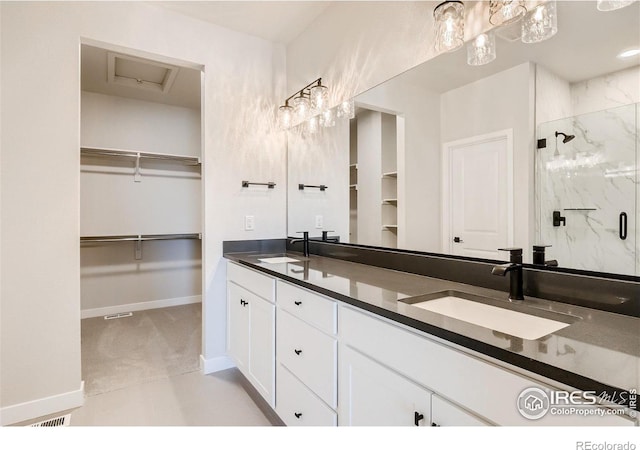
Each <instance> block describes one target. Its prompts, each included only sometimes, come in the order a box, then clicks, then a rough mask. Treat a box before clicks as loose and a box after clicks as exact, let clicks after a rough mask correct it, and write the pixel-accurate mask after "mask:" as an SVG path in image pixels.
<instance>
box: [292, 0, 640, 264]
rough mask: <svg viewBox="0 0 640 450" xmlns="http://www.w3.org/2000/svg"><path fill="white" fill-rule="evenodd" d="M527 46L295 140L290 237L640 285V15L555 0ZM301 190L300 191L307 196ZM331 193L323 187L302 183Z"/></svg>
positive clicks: (452, 60)
mask: <svg viewBox="0 0 640 450" xmlns="http://www.w3.org/2000/svg"><path fill="white" fill-rule="evenodd" d="M557 18H558V32H557V34H556V35H555V36H553V37H552V38H550V39H548V40H545V41H542V42H538V43H535V44H525V43H523V42H522V41H521V40H520V39H519V34H518V33H517V32H514V30H516V28H514V27H513V26H511V27H502V28H497V29H496V30H494V31H495V40H496V53H497V57H496V59H495V60H494V61H493V62H491V63H489V64H486V65H480V66H471V65H469V64H468V63H467V49H466V46H465V47H463V48H461V49H459V50H457V51H455V52H452V53H445V54H442V55H440V56H438V57H436V58H434V59H432V60H430V61H427V62H425V63H424V64H422V65H420V66H417V67H415V68H413V69H411V70H409V71H407V72H405V73H403V74H400V75H398V76H396V77H395V78H392V79H390V80H388V81H386V82H384V83H382V84H380V85H378V86H376V87H375V88H373V89H371V90H369V91H366V92H364V93H362V94H360V95H358V96H357V97H356V98H355V99H354V100H355V106H356V114H355V118H353V119H351V120H344V119H343V120H340V119H337V120H336V123H335V126H333V127H331V128H322V129H321V130H320V131H319V132H317V133H311V132H310V130H309V129H308V128H306V125H304V124H303V125H300V126H298V127H296V128H294V129H292V130H290V132H289V134H288V147H289V148H288V158H289V160H288V180H289V183H288V184H289V187H288V189H289V192H288V234H289V235H290V236H299V235H297V234H296V232H299V231H309V232H310V235H311V236H312V237H320V236H321V232H322V231H331V233H329V234H330V235H332V236H337V237H339V239H340V241H341V242H349V243H357V244H364V245H373V246H380V247H390V248H401V249H409V250H419V251H426V252H434V253H445V254H454V255H462V256H470V257H479V258H487V259H498V260H504V259H507V254H505V253H503V252H501V251H499V250H498V249H499V248H503V247H511V246H516V247H523V248H524V250H525V262H529V263H531V262H532V247H533V245H540V246H542V245H545V246H548V247H546V255H545V256H546V260H556V261H557V264H558V265H559V266H560V267H567V268H575V269H583V270H589V271H597V272H606V273H616V274H625V275H636V276H638V275H640V250H639V248H638V243H639V241H640V239H639V236H638V233H639V232H640V227H637V226H636V224H637V223H638V222H640V212H639V208H638V204H639V203H640V181H639V175H640V174H639V171H638V164H639V162H638V161H639V160H640V138H639V132H638V129H639V128H640V109H639V106H638V105H639V103H638V102H640V56H639V55H637V54H636V55H635V56H629V57H626V58H625V57H622V56H621V53H622V52H624V51H628V50H632V49H638V48H640V2H635V3H633V4H631V5H630V6H627V7H625V8H622V9H619V10H615V11H607V12H604V11H599V10H598V9H597V8H596V2H595V1H581V2H573V1H558V2H557ZM300 185H303V188H301V187H300ZM320 185H323V186H326V189H319V188H313V187H309V188H304V186H320Z"/></svg>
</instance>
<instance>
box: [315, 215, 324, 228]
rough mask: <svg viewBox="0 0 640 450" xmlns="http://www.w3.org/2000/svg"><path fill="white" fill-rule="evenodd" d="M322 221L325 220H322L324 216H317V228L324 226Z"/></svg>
mask: <svg viewBox="0 0 640 450" xmlns="http://www.w3.org/2000/svg"><path fill="white" fill-rule="evenodd" d="M322 222H324V221H323V220H322V216H316V228H322V227H323V224H322Z"/></svg>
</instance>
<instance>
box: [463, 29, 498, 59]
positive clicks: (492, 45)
mask: <svg viewBox="0 0 640 450" xmlns="http://www.w3.org/2000/svg"><path fill="white" fill-rule="evenodd" d="M494 59H496V37H495V35H494V34H493V33H492V32H489V33H482V34H480V35H478V36H476V38H475V39H473V40H472V41H470V42H469V43H468V44H467V64H469V65H470V66H482V65H484V64H488V63H490V62H491V61H493V60H494Z"/></svg>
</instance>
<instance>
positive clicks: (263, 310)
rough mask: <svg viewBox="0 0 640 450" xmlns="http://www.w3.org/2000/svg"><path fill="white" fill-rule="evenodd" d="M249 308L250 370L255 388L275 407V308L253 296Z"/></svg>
mask: <svg viewBox="0 0 640 450" xmlns="http://www.w3.org/2000/svg"><path fill="white" fill-rule="evenodd" d="M247 301H248V302H249V305H248V308H249V311H250V314H251V319H250V325H249V370H250V372H251V376H252V377H253V381H254V383H253V384H254V386H255V388H256V389H257V390H258V392H260V394H262V396H263V397H264V398H265V400H267V402H269V404H270V405H271V407H274V406H275V389H274V383H275V374H274V372H275V306H274V305H272V304H271V303H269V302H267V301H265V300H262V299H261V298H259V297H256V296H252V297H251V298H250V299H249V300H247Z"/></svg>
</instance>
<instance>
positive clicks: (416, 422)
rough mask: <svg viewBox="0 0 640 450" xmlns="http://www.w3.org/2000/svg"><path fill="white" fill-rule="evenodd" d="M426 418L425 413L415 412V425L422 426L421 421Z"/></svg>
mask: <svg viewBox="0 0 640 450" xmlns="http://www.w3.org/2000/svg"><path fill="white" fill-rule="evenodd" d="M422 419H424V414H420V413H419V412H418V411H415V412H414V413H413V423H414V425H415V426H417V427H419V426H420V421H421V420H422Z"/></svg>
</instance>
